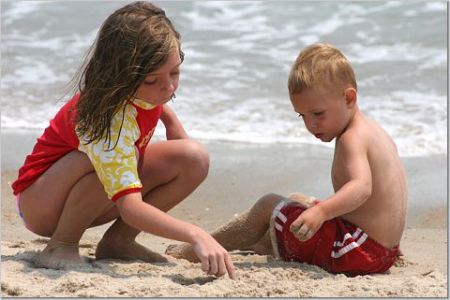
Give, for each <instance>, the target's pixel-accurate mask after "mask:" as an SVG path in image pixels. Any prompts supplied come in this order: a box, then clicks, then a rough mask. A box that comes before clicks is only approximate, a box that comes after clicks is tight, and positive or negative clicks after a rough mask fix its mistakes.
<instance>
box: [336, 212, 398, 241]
mask: <svg viewBox="0 0 450 300" xmlns="http://www.w3.org/2000/svg"><path fill="white" fill-rule="evenodd" d="M342 218H343V219H344V220H347V221H349V222H351V223H353V224H354V225H356V226H358V227H360V228H361V229H362V230H364V232H366V233H367V234H368V235H369V236H370V237H371V238H372V239H374V240H375V241H377V242H378V243H380V244H381V245H383V246H384V247H386V248H389V249H390V248H392V247H395V246H398V245H399V243H400V239H401V237H402V233H403V229H404V224H405V223H404V218H405V217H404V216H397V217H395V216H393V215H392V214H389V212H377V211H376V210H375V211H374V210H372V211H369V209H368V208H367V207H360V208H358V209H357V210H355V211H353V212H350V213H348V214H345V215H343V216H342Z"/></svg>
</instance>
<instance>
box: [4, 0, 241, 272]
mask: <svg viewBox="0 0 450 300" xmlns="http://www.w3.org/2000/svg"><path fill="white" fill-rule="evenodd" d="M182 62H183V52H182V51H181V47H180V35H179V33H178V32H177V31H176V30H175V29H174V27H173V26H172V24H171V22H170V20H169V19H168V18H167V17H166V16H165V13H164V11H163V10H161V9H160V8H158V7H156V6H154V5H152V4H151V3H148V2H135V3H131V4H128V5H126V6H124V7H123V8H120V9H118V10H117V11H115V12H114V13H113V14H112V15H110V16H109V17H108V18H107V19H106V21H105V22H104V23H103V25H102V27H101V29H100V32H99V34H98V37H97V40H96V43H95V44H94V45H93V47H92V48H91V55H90V56H89V58H88V60H87V64H86V65H85V67H84V68H83V69H82V70H81V71H80V74H81V75H80V80H79V84H78V88H79V93H76V94H75V96H74V97H73V98H72V99H71V100H70V101H69V102H68V103H66V104H65V105H64V106H63V107H62V108H61V109H60V111H59V112H58V113H57V114H56V116H55V117H54V118H53V119H52V120H51V121H50V125H49V126H48V127H47V128H46V129H45V131H44V133H43V135H42V136H41V137H40V138H39V139H38V140H37V143H36V145H35V146H34V148H33V152H32V153H31V154H30V155H28V156H27V158H26V160H25V163H24V165H23V166H22V167H21V168H20V170H19V177H18V179H17V180H16V181H15V182H14V183H13V186H12V187H13V190H14V194H15V195H16V196H17V199H18V207H19V211H20V214H21V216H22V217H23V220H24V222H25V224H26V226H27V228H28V229H29V230H31V231H32V232H34V233H36V234H38V235H42V236H48V237H50V240H49V242H48V244H47V246H46V248H45V249H44V250H43V251H42V252H41V253H40V254H39V255H38V256H37V258H36V262H37V264H38V265H40V266H43V267H48V268H61V267H65V266H67V265H68V264H71V263H74V262H75V263H77V262H80V261H81V258H80V255H79V252H78V243H79V241H80V239H81V236H82V235H83V233H84V232H85V230H86V229H87V228H89V227H93V226H97V225H101V224H105V223H108V222H110V221H112V220H116V221H115V222H114V223H113V224H112V226H111V227H110V228H109V229H108V230H107V231H106V233H105V234H104V236H103V238H102V239H101V240H100V242H99V243H98V245H97V249H96V253H95V255H96V258H97V259H102V258H119V259H141V260H144V261H147V262H160V261H167V260H166V259H165V258H164V257H163V256H162V255H159V254H157V253H155V252H152V251H150V250H149V249H147V248H145V247H144V246H142V245H140V244H138V243H137V242H136V241H135V238H136V236H137V235H138V234H139V232H140V231H145V232H149V233H152V234H156V235H159V236H162V237H165V238H169V239H175V240H178V241H185V242H188V243H190V244H192V246H193V248H194V249H195V253H196V255H197V256H198V257H199V259H200V261H201V267H202V270H204V271H205V272H208V273H209V274H214V275H217V276H222V275H224V274H225V273H227V272H228V274H229V275H230V277H231V278H234V267H233V264H232V262H231V258H230V256H229V254H228V253H227V251H226V250H225V249H224V248H223V247H221V246H220V245H219V244H218V243H217V242H216V241H215V240H214V239H213V238H212V237H211V236H210V235H209V234H207V233H206V232H205V231H203V230H202V229H200V228H199V227H197V226H195V225H193V224H189V223H186V222H184V221H181V220H178V219H175V218H173V217H171V216H169V215H168V214H167V213H166V212H167V211H168V210H170V209H171V208H173V207H174V206H175V205H177V204H178V203H179V202H181V201H182V200H183V199H184V198H186V197H187V196H188V195H189V194H190V193H191V192H192V191H193V190H194V189H195V188H196V187H197V186H198V185H199V184H200V183H201V182H202V181H203V180H204V178H205V177H206V175H207V173H208V167H209V157H208V154H207V152H206V150H205V149H204V148H203V146H201V145H200V144H199V143H197V142H195V141H193V140H190V139H189V137H188V136H187V134H186V132H185V131H184V129H183V126H182V125H181V123H180V121H179V120H178V118H177V117H176V115H175V113H174V112H173V111H172V110H171V109H170V108H169V107H168V106H167V105H166V104H165V103H166V102H168V101H169V100H170V99H172V97H173V96H174V92H175V90H176V89H177V87H178V80H179V73H180V71H179V68H180V64H181V63H182ZM159 119H161V121H162V122H163V124H164V126H165V128H166V136H167V141H165V142H161V143H156V144H148V142H149V140H150V138H151V137H152V134H153V132H154V130H155V127H156V124H157V122H158V120H159Z"/></svg>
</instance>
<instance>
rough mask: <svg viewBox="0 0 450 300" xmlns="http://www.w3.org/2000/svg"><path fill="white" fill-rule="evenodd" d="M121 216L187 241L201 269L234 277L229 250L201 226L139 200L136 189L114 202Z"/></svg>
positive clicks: (150, 230) (154, 231)
mask: <svg viewBox="0 0 450 300" xmlns="http://www.w3.org/2000/svg"><path fill="white" fill-rule="evenodd" d="M116 205H117V208H118V209H119V212H120V216H121V218H122V220H123V221H124V222H125V223H127V224H129V225H130V226H133V227H135V228H137V229H140V230H142V231H145V232H148V233H151V234H155V235H158V236H161V237H165V238H168V239H173V240H178V241H182V242H187V243H190V244H191V245H192V247H193V249H194V252H195V254H196V255H197V257H198V258H199V259H200V261H201V265H202V270H203V271H205V272H210V273H212V274H215V275H218V276H222V275H224V274H225V273H226V272H228V274H229V276H230V278H232V279H233V278H235V271H234V267H233V263H232V262H231V257H230V255H229V253H228V252H227V251H226V250H225V249H224V248H223V247H222V246H221V245H220V244H219V243H217V241H216V240H215V239H214V238H213V237H212V236H211V235H209V234H208V233H206V232H205V231H204V230H202V229H201V228H199V227H198V226H195V225H193V224H191V223H188V222H184V221H181V220H178V219H176V218H174V217H172V216H170V215H168V214H166V213H165V212H163V211H161V210H159V209H157V208H156V207H154V206H152V205H150V204H147V203H145V202H144V201H142V196H141V194H140V193H132V194H127V195H125V196H123V197H121V198H119V199H118V200H117V202H116Z"/></svg>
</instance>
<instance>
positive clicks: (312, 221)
mask: <svg viewBox="0 0 450 300" xmlns="http://www.w3.org/2000/svg"><path fill="white" fill-rule="evenodd" d="M325 221H326V219H325V215H324V213H323V212H322V209H321V208H320V206H317V205H314V206H312V207H310V208H308V209H306V210H304V211H303V212H302V213H301V214H300V216H298V218H297V219H296V220H295V221H294V222H292V223H291V226H290V228H289V230H290V231H291V232H292V233H293V234H294V236H295V237H296V238H297V239H298V240H299V241H307V240H309V239H310V238H312V237H313V236H314V234H316V232H317V231H318V230H319V229H320V227H322V224H323V222H325Z"/></svg>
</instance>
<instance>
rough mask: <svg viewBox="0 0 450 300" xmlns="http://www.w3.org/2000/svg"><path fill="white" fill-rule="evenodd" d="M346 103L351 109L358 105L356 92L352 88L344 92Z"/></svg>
mask: <svg viewBox="0 0 450 300" xmlns="http://www.w3.org/2000/svg"><path fill="white" fill-rule="evenodd" d="M344 95H345V102H346V103H347V105H348V106H349V107H353V106H354V105H355V104H356V98H357V97H356V90H355V89H354V88H352V87H349V88H347V89H346V90H345V91H344Z"/></svg>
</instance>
